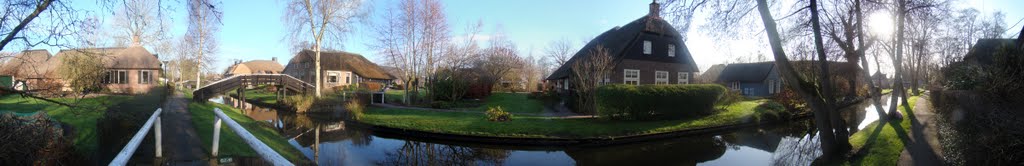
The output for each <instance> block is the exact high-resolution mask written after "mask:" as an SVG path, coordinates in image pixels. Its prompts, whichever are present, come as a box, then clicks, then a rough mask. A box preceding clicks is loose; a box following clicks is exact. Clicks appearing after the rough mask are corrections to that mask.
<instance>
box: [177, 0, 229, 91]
mask: <svg viewBox="0 0 1024 166" xmlns="http://www.w3.org/2000/svg"><path fill="white" fill-rule="evenodd" d="M186 5H187V7H188V21H189V23H188V31H186V36H187V37H186V38H187V39H190V40H194V41H195V42H194V43H192V44H194V45H192V46H193V47H195V49H194V51H196V53H195V54H196V58H195V59H194V60H195V61H196V66H198V67H199V68H200V69H199V70H196V88H199V87H202V85H203V82H202V77H203V76H202V75H203V73H202V69H201V68H202V66H203V63H204V62H203V58H204V56H212V55H211V54H215V53H216V52H217V47H216V46H217V42H216V39H217V32H219V31H220V25H221V21H220V20H221V16H222V15H223V14H224V13H223V12H221V10H220V8H218V6H221V4H220V2H219V1H217V0H189V1H188V2H187V4H186Z"/></svg>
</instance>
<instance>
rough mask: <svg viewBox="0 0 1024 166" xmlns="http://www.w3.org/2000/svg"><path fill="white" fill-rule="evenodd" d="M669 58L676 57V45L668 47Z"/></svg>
mask: <svg viewBox="0 0 1024 166" xmlns="http://www.w3.org/2000/svg"><path fill="white" fill-rule="evenodd" d="M668 57H676V45H674V44H669V45H668Z"/></svg>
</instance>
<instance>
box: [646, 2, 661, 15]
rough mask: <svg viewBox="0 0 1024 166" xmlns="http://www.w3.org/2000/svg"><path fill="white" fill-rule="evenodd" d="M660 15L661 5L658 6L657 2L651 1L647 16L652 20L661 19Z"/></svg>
mask: <svg viewBox="0 0 1024 166" xmlns="http://www.w3.org/2000/svg"><path fill="white" fill-rule="evenodd" d="M660 13H661V5H660V4H658V1H657V0H651V8H650V11H649V12H648V13H647V16H648V17H653V18H661V16H660V15H659V14H660Z"/></svg>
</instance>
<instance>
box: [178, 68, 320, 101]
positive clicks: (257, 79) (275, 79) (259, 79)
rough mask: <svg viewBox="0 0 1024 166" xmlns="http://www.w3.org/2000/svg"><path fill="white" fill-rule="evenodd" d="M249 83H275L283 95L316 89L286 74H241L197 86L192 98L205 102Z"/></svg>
mask: <svg viewBox="0 0 1024 166" xmlns="http://www.w3.org/2000/svg"><path fill="white" fill-rule="evenodd" d="M249 85H275V86H278V89H279V92H278V93H279V94H280V95H282V96H283V95H284V93H286V92H287V91H291V92H298V93H310V92H313V91H314V89H315V88H314V87H313V85H312V84H309V83H306V82H304V81H302V80H299V79H297V78H295V77H292V76H290V75H286V74H240V75H234V76H231V77H228V78H224V79H221V80H218V81H216V82H213V83H210V84H207V85H205V86H203V87H199V88H196V90H194V91H192V100H193V101H196V102H205V101H206V100H208V99H210V98H212V97H214V96H216V95H217V94H221V93H225V92H228V91H230V90H237V89H238V88H245V87H246V86H249Z"/></svg>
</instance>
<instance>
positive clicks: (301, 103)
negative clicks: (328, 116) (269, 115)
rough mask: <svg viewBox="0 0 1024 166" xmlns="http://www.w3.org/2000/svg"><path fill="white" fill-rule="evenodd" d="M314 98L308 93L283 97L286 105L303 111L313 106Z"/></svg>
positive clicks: (294, 109)
mask: <svg viewBox="0 0 1024 166" xmlns="http://www.w3.org/2000/svg"><path fill="white" fill-rule="evenodd" d="M314 100H315V99H314V98H313V96H310V95H295V96H288V97H287V98H285V100H284V102H285V103H286V104H287V105H289V106H291V107H292V109H293V111H295V112H304V111H306V110H309V109H311V108H313V102H314Z"/></svg>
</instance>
